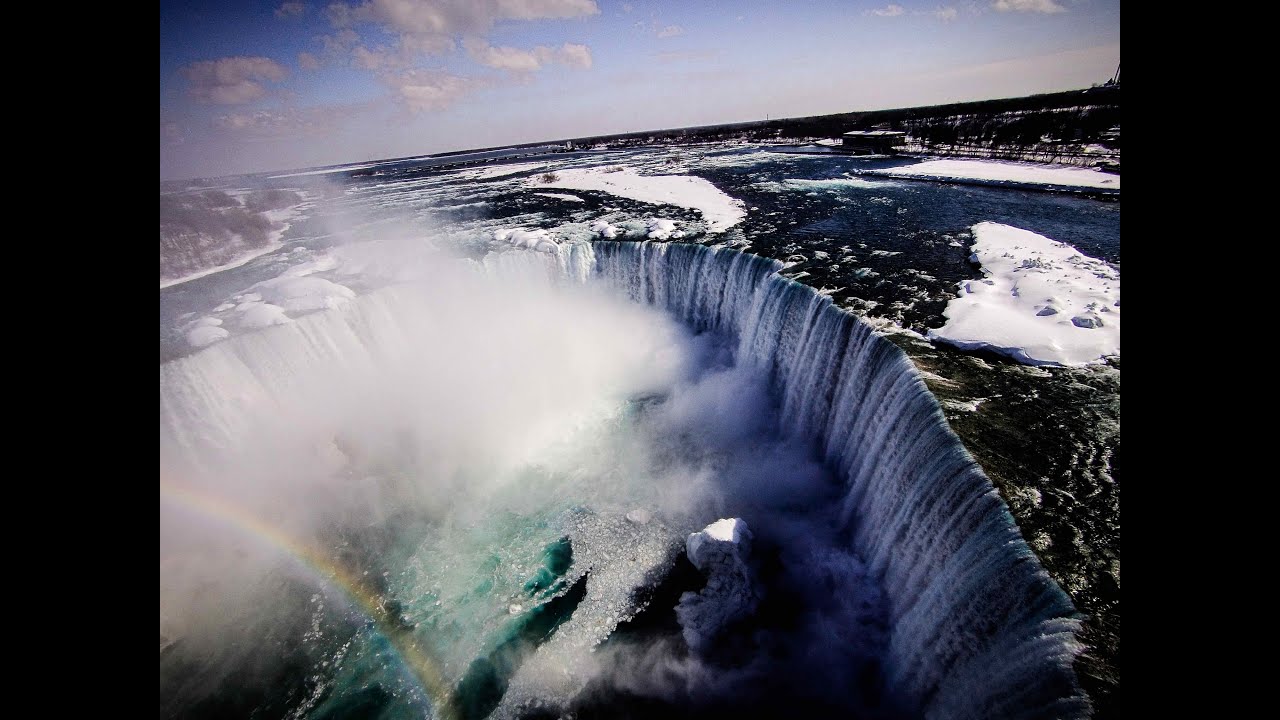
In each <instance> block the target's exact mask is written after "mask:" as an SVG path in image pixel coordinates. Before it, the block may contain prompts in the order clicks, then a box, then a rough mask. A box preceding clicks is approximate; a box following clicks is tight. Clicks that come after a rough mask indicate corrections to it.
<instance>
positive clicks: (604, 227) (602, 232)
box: [591, 220, 618, 240]
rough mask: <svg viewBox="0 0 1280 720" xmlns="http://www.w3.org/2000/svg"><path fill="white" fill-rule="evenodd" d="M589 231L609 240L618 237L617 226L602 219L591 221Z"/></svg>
mask: <svg viewBox="0 0 1280 720" xmlns="http://www.w3.org/2000/svg"><path fill="white" fill-rule="evenodd" d="M591 232H593V233H595V234H597V235H599V236H600V237H603V238H608V239H610V240H612V239H613V238H616V237H618V228H616V227H614V226H613V225H610V224H609V223H607V222H605V221H604V220H597V221H595V222H593V223H591Z"/></svg>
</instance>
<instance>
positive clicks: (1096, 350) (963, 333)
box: [929, 222, 1120, 366]
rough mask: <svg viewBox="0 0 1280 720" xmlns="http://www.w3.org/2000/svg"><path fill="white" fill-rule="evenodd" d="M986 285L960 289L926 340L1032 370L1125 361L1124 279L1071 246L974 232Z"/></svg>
mask: <svg viewBox="0 0 1280 720" xmlns="http://www.w3.org/2000/svg"><path fill="white" fill-rule="evenodd" d="M973 236H974V242H973V247H972V251H973V255H972V256H970V260H972V261H973V262H977V263H981V265H982V273H983V275H984V276H985V277H984V278H983V279H981V280H965V281H963V282H961V283H960V296H959V297H957V298H956V299H954V300H952V301H951V302H950V303H948V304H947V309H946V310H945V311H943V315H944V316H945V317H946V318H947V323H946V324H945V325H943V326H942V327H940V328H938V329H936V330H930V331H929V337H930V338H931V339H934V340H940V341H943V342H947V343H950V344H952V345H955V346H957V347H960V348H964V349H979V348H982V349H988V350H994V351H995V352H998V353H1001V354H1004V355H1008V356H1009V357H1012V358H1014V359H1015V360H1018V361H1019V362H1023V363H1027V364H1029V365H1070V366H1079V365H1087V364H1090V363H1097V362H1102V361H1103V360H1104V359H1105V358H1106V357H1109V356H1113V355H1119V354H1120V272H1119V271H1118V270H1116V269H1115V268H1113V267H1111V266H1110V265H1108V264H1107V263H1105V262H1103V261H1101V260H1098V259H1095V258H1091V257H1089V256H1087V255H1084V254H1082V253H1080V252H1079V251H1077V250H1076V249H1075V248H1073V247H1071V246H1070V245H1067V244H1066V243H1060V242H1056V241H1054V240H1051V239H1049V238H1047V237H1045V236H1043V235H1038V234H1036V233H1033V232H1031V231H1029V230H1022V229H1020V228H1016V227H1010V226H1008V225H1001V224H999V223H993V222H984V223H978V224H977V225H974V226H973Z"/></svg>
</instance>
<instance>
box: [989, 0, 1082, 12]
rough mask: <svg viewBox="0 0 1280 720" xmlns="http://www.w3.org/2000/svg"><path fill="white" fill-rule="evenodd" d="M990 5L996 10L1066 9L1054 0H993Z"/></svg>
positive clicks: (1044, 10) (1046, 10) (1051, 10)
mask: <svg viewBox="0 0 1280 720" xmlns="http://www.w3.org/2000/svg"><path fill="white" fill-rule="evenodd" d="M991 7H992V8H994V9H995V10H997V11H998V12H1038V13H1060V12H1066V11H1067V9H1066V8H1064V7H1062V6H1061V5H1059V4H1058V3H1056V2H1054V0H995V2H993V3H991Z"/></svg>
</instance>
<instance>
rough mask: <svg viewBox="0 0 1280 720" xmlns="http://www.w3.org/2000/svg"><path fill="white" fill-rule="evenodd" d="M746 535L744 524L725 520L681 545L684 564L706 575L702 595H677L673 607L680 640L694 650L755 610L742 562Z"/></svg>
mask: <svg viewBox="0 0 1280 720" xmlns="http://www.w3.org/2000/svg"><path fill="white" fill-rule="evenodd" d="M751 537H752V536H751V531H750V529H748V527H747V524H746V522H744V521H743V520H741V519H739V518H726V519H722V520H717V521H716V522H714V523H711V524H710V525H708V526H707V527H706V528H704V529H703V530H702V531H701V532H696V533H693V534H691V535H690V536H689V539H688V540H687V541H686V543H685V549H686V553H687V554H688V556H689V561H690V562H692V563H693V565H694V567H696V568H698V569H699V570H701V571H702V572H703V573H704V574H706V576H707V585H706V587H704V588H703V589H702V591H701V592H699V593H691V592H687V593H685V594H684V595H681V596H680V603H679V605H677V606H676V617H677V618H678V619H679V621H680V627H681V628H682V630H683V633H684V639H685V642H687V643H688V644H689V647H690V649H692V650H694V651H695V652H697V651H699V650H701V649H702V648H705V647H707V645H708V644H709V643H711V642H712V641H713V640H714V639H715V637H716V635H717V634H718V633H719V632H720V630H721V629H723V628H724V627H725V626H726V625H728V624H729V623H730V622H733V621H734V620H737V619H740V618H743V617H746V616H748V615H750V614H751V613H752V612H754V611H755V608H756V603H757V602H758V597H757V595H756V590H755V583H754V579H753V577H752V572H751V567H750V565H749V564H748V562H747V561H748V557H749V555H750V551H751Z"/></svg>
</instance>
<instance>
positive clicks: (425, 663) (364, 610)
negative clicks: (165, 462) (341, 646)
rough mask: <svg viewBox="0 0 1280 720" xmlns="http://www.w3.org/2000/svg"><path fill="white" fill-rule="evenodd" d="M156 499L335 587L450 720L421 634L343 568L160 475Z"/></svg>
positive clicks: (444, 687) (444, 690)
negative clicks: (265, 549)
mask: <svg viewBox="0 0 1280 720" xmlns="http://www.w3.org/2000/svg"><path fill="white" fill-rule="evenodd" d="M160 499H161V501H162V502H164V501H168V502H171V503H173V504H175V505H178V506H180V507H182V508H184V509H185V510H188V511H190V512H194V513H196V514H198V515H202V516H204V517H207V518H210V519H213V520H215V521H217V522H219V523H221V524H223V525H226V526H229V527H231V528H234V529H235V530H237V531H239V532H241V533H242V534H244V535H246V536H249V537H251V538H254V539H255V540H258V541H259V542H261V543H263V544H265V545H268V546H270V547H271V548H272V549H274V550H275V551H277V552H279V553H281V554H283V555H285V556H287V557H288V558H290V559H291V560H293V561H294V562H295V563H296V564H298V565H299V566H301V567H302V569H303V570H304V571H305V572H306V574H307V575H309V576H311V577H312V578H313V579H315V580H316V581H317V582H318V583H319V584H320V585H322V586H324V587H326V588H329V589H332V590H334V591H336V594H337V595H338V597H339V598H341V599H342V600H344V601H345V602H346V604H347V605H348V606H349V607H351V608H352V609H353V610H354V611H356V612H358V613H359V614H361V615H363V616H364V617H366V618H368V619H369V620H370V621H372V623H373V625H374V628H375V630H376V632H378V634H379V635H381V636H382V637H383V638H384V639H385V640H386V641H387V644H388V646H390V647H391V649H392V651H393V652H394V653H395V655H396V657H397V660H398V661H399V664H400V666H401V667H402V668H403V669H404V670H405V671H406V672H407V674H408V675H409V676H410V679H411V680H412V681H413V682H414V683H415V684H416V685H417V686H418V687H419V688H420V689H421V690H422V691H423V693H424V694H425V695H426V696H427V698H428V699H429V700H430V702H431V706H432V707H433V708H436V709H438V710H440V711H442V712H443V713H444V716H445V717H446V719H447V720H452V718H451V717H450V716H451V715H452V714H453V712H452V707H453V703H451V702H450V701H449V700H450V695H451V692H450V689H449V685H448V683H447V682H446V681H445V679H444V676H443V674H442V673H441V672H440V670H439V664H438V663H437V662H435V661H434V660H433V659H432V658H431V655H430V654H429V649H428V648H425V647H423V641H422V640H421V639H419V638H417V637H414V636H413V634H412V633H410V632H409V631H408V630H407V629H405V628H404V626H403V625H401V624H400V623H398V622H396V619H395V618H393V617H392V616H391V613H390V612H388V611H387V609H386V608H385V607H383V604H382V600H381V598H380V597H379V595H378V593H376V592H374V591H373V590H371V589H370V588H369V587H368V586H366V585H365V584H364V583H363V582H361V581H360V580H359V579H358V578H357V577H355V576H353V575H352V574H351V573H350V572H348V571H347V569H346V568H344V567H342V566H341V565H339V564H337V563H336V562H334V561H333V560H332V559H330V558H328V557H326V556H325V555H324V554H323V553H321V552H320V551H318V550H316V549H314V548H312V547H309V546H308V545H306V544H305V543H302V542H300V541H299V540H297V539H296V538H293V537H292V536H290V535H289V534H287V533H285V532H284V531H282V530H280V529H279V528H277V527H275V526H273V525H271V524H269V523H267V522H266V521H264V520H262V519H261V518H259V517H257V516H256V515H254V514H253V513H251V512H249V511H247V510H245V509H244V508H241V507H238V506H236V505H233V504H231V503H229V502H227V501H226V500H223V499H222V498H219V497H216V496H214V495H210V494H208V493H206V492H202V491H200V490H198V489H196V488H192V487H189V486H184V485H177V484H174V483H172V482H167V481H165V480H164V479H161V481H160Z"/></svg>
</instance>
